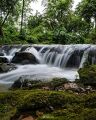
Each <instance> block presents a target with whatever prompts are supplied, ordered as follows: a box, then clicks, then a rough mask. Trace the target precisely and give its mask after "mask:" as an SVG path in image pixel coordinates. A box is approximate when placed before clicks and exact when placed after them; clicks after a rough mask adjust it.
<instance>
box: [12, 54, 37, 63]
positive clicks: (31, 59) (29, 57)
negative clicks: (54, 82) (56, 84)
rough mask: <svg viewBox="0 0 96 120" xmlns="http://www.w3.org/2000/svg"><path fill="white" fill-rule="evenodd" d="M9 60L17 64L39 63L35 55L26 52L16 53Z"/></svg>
mask: <svg viewBox="0 0 96 120" xmlns="http://www.w3.org/2000/svg"><path fill="white" fill-rule="evenodd" d="M11 62H12V63H18V64H39V61H38V60H37V59H36V57H35V56H34V55H33V54H32V53H28V52H18V53H16V54H15V56H14V57H13V59H12V61H11Z"/></svg>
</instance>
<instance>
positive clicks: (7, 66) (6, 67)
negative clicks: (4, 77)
mask: <svg viewBox="0 0 96 120" xmlns="http://www.w3.org/2000/svg"><path fill="white" fill-rule="evenodd" d="M16 68H17V67H16V66H15V65H14V64H11V63H0V73H4V72H9V71H11V70H15V69H16Z"/></svg>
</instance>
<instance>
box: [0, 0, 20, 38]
mask: <svg viewBox="0 0 96 120" xmlns="http://www.w3.org/2000/svg"><path fill="white" fill-rule="evenodd" d="M18 1H19V0H0V21H1V22H0V23H1V24H0V36H1V37H2V36H3V30H2V28H3V26H4V24H5V22H6V20H7V19H8V16H9V15H10V14H11V15H16V14H15V13H16V12H17V10H16V7H17V6H16V4H17V3H18Z"/></svg>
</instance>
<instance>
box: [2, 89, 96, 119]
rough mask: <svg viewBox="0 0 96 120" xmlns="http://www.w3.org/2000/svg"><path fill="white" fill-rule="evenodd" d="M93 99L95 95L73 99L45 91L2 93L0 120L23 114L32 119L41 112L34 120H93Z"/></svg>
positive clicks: (95, 110)
mask: <svg viewBox="0 0 96 120" xmlns="http://www.w3.org/2000/svg"><path fill="white" fill-rule="evenodd" d="M95 98H96V93H90V94H86V95H76V94H74V93H69V92H58V91H45V90H17V91H10V92H4V93H3V92H2V93H0V119H1V120H10V119H12V120H15V119H17V118H18V117H19V116H20V115H22V114H24V113H28V114H31V115H36V111H41V112H43V113H44V115H43V116H41V117H39V118H38V120H52V119H53V120H91V118H92V120H95V118H96V102H95ZM87 114H88V115H87ZM83 118H84V119H83ZM89 118H90V119H89Z"/></svg>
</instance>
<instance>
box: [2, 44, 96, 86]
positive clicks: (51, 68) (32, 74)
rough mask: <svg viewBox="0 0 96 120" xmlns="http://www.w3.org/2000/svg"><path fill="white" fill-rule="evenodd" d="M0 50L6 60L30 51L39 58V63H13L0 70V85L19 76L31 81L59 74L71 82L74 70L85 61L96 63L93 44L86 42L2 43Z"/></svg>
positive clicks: (95, 50) (74, 74) (10, 60)
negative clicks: (7, 68) (68, 43)
mask: <svg viewBox="0 0 96 120" xmlns="http://www.w3.org/2000/svg"><path fill="white" fill-rule="evenodd" d="M0 53H3V56H0V58H1V57H2V58H4V57H5V58H7V59H8V62H9V63H11V62H12V59H13V58H14V56H15V55H16V54H17V53H30V54H32V55H34V57H35V58H36V59H37V60H38V61H39V64H30V63H28V64H24V65H22V64H15V65H16V67H17V69H15V70H12V71H9V72H7V73H0V83H2V84H12V83H13V82H14V81H15V80H17V79H18V78H19V77H22V76H23V77H25V78H27V79H35V80H49V79H51V78H54V77H59V78H67V79H68V80H70V81H73V80H75V79H76V78H77V77H79V76H78V72H77V71H78V69H79V68H82V67H83V66H84V64H85V63H89V64H96V45H90V44H84V45H82V44H77V45H13V46H12V45H5V46H1V47H0ZM19 57H20V56H19ZM25 57H26V56H25ZM25 61H26V60H25ZM25 61H24V62H23V63H25ZM27 62H28V61H27ZM18 63H19V61H18Z"/></svg>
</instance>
